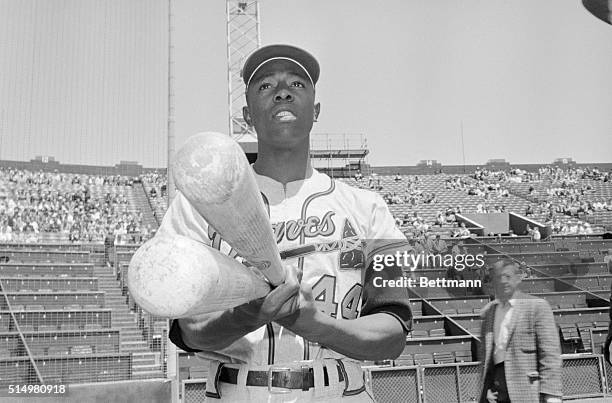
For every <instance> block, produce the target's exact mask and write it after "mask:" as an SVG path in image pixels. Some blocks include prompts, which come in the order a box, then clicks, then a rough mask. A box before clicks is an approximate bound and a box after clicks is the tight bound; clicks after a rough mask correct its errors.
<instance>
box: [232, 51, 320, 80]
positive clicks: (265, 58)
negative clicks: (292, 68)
mask: <svg viewBox="0 0 612 403" xmlns="http://www.w3.org/2000/svg"><path fill="white" fill-rule="evenodd" d="M274 60H289V61H291V62H293V63H295V64H296V65H298V66H299V67H300V68H301V69H302V70H304V72H305V73H306V75H307V76H308V78H309V79H310V82H311V83H312V86H313V87H314V85H315V84H316V83H317V81H318V80H319V72H320V69H319V62H317V59H315V57H314V56H313V55H311V54H310V53H308V52H307V51H305V50H304V49H300V48H298V47H296V46H292V45H268V46H264V47H261V48H259V49H257V50H255V51H254V52H253V53H251V55H250V56H249V57H248V58H247V59H246V61H245V62H244V66H243V67H242V73H241V75H242V80H243V81H244V84H245V85H246V87H247V88H249V83H250V82H251V79H252V78H253V77H254V76H255V73H256V72H257V70H259V69H260V68H261V67H262V66H263V65H264V64H266V63H268V62H271V61H274Z"/></svg>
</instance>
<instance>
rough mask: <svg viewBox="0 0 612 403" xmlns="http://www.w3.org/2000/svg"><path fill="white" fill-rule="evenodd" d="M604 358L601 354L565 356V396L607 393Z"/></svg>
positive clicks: (563, 374)
mask: <svg viewBox="0 0 612 403" xmlns="http://www.w3.org/2000/svg"><path fill="white" fill-rule="evenodd" d="M602 359H603V357H602V356H601V355H588V356H585V355H579V356H576V357H563V368H562V371H561V382H562V383H563V396H564V397H573V398H578V397H588V396H602V395H603V394H605V393H606V390H605V387H604V382H605V376H604V372H603V362H602Z"/></svg>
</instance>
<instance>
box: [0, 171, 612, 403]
mask: <svg viewBox="0 0 612 403" xmlns="http://www.w3.org/2000/svg"><path fill="white" fill-rule="evenodd" d="M60 166H61V165H60ZM476 172H478V171H476V170H475V171H474V173H470V174H466V175H460V176H459V178H460V179H461V183H462V184H463V185H462V186H459V187H458V186H455V187H454V188H453V187H452V186H449V185H447V184H449V183H452V182H453V181H455V182H453V183H456V182H457V178H458V176H457V175H448V174H436V175H433V174H432V175H418V176H416V177H418V180H417V181H416V182H415V176H413V175H399V176H396V175H384V174H377V175H371V174H370V175H366V176H365V177H363V178H359V179H355V178H351V177H349V178H343V179H341V180H343V181H346V182H347V183H349V184H350V185H351V186H359V187H363V188H368V189H372V190H374V191H377V192H379V193H380V194H381V196H383V197H385V196H388V193H393V192H397V193H401V192H403V191H405V190H406V188H407V187H408V188H409V192H408V193H409V194H410V192H412V193H414V195H415V197H414V201H412V200H408V202H406V201H404V200H402V202H401V203H391V204H390V205H389V208H390V210H391V211H392V212H393V213H394V214H395V215H396V216H397V217H398V218H399V217H403V216H404V215H406V214H407V215H408V216H410V215H411V214H412V215H414V213H415V212H416V214H417V216H421V217H422V220H423V221H424V222H426V223H430V224H431V225H429V226H428V228H427V229H425V230H424V231H423V228H422V227H421V228H417V226H418V225H419V223H416V225H417V226H414V225H413V224H412V223H411V222H408V223H407V224H406V225H402V229H403V230H404V231H405V232H406V233H407V234H408V235H409V237H410V238H409V239H410V240H411V242H412V243H413V244H414V245H417V244H420V245H421V247H422V248H423V250H428V249H427V248H429V247H430V246H431V245H429V244H428V243H427V240H426V239H424V238H423V239H422V238H421V236H422V235H423V233H424V234H425V235H431V234H439V235H440V236H441V239H442V240H443V241H444V242H445V249H446V250H447V251H450V250H451V248H452V247H453V246H455V245H461V248H463V250H464V252H465V253H470V254H483V255H484V256H486V262H487V264H488V265H490V264H491V263H492V262H494V261H495V260H497V259H499V258H510V259H513V260H515V261H517V262H518V263H519V264H520V265H521V267H522V269H523V271H524V273H525V279H524V280H523V282H522V289H523V290H524V291H525V292H528V293H531V294H534V295H537V296H539V297H541V298H544V299H546V300H547V301H548V302H549V304H550V305H551V307H552V308H553V310H554V316H555V321H556V323H557V326H558V331H559V338H560V341H561V345H562V349H563V393H564V396H565V397H568V398H569V397H583V396H606V395H607V394H609V393H610V392H611V390H610V388H611V386H612V368H611V367H610V366H608V364H607V363H605V362H604V361H603V358H602V354H601V351H602V350H601V349H602V344H603V342H604V340H605V337H606V335H607V330H608V325H609V298H610V287H611V284H612V271H611V267H610V257H612V253H610V251H611V250H612V240H609V239H605V237H604V235H605V234H604V231H605V229H606V226H605V225H597V224H592V226H591V229H592V233H590V234H571V235H567V234H566V235H561V234H556V233H555V232H554V231H551V230H549V229H547V227H548V225H547V224H546V223H543V222H541V221H540V220H539V218H537V217H536V215H534V216H525V215H524V214H523V213H524V210H525V209H526V207H527V206H528V205H529V204H533V203H535V202H534V201H533V200H534V199H533V197H537V196H538V194H535V192H537V191H538V190H536V191H532V192H531V195H529V194H528V193H529V192H527V193H524V192H522V190H521V189H516V188H513V187H512V186H514V185H515V184H518V185H519V186H522V185H521V183H522V182H521V183H519V182H513V181H507V180H506V181H498V182H501V186H502V188H504V189H509V190H511V191H510V192H509V193H508V195H507V196H501V195H499V192H498V191H497V190H495V191H491V194H490V195H489V196H486V197H485V196H484V195H481V194H476V195H474V194H470V192H469V189H470V187H472V186H476V187H477V186H479V184H480V183H481V182H482V179H477V178H476V177H475V176H477V175H476ZM39 174H40V172H35V173H34V172H30V174H29V176H27V177H29V178H30V179H29V180H27V179H26V180H23V181H17V182H14V181H10V182H9V181H8V180H7V179H6V176H3V178H4V179H3V182H2V183H0V189H10V190H11V191H10V192H8V191H7V192H4V193H2V194H0V204H2V205H5V204H6V202H7V199H8V197H16V198H17V199H16V200H14V201H15V202H16V204H19V202H21V201H23V200H25V198H22V197H21V196H20V194H23V192H22V193H20V192H16V190H17V189H24V190H27V191H30V190H32V189H38V188H40V187H41V186H43V187H45V188H46V189H47V190H53V189H56V190H57V191H58V194H59V192H60V191H61V192H63V194H69V193H70V192H71V191H73V190H74V189H73V188H74V187H79V186H80V188H81V189H82V187H87V188H90V190H89V191H88V194H90V197H91V200H94V204H95V200H102V199H105V198H106V194H121V193H122V194H124V195H125V199H126V200H127V203H118V206H120V207H121V214H120V216H121V217H123V213H124V212H125V213H126V214H128V210H129V213H130V214H132V215H133V216H138V215H139V214H138V213H141V214H140V216H142V217H143V220H147V222H148V223H149V224H150V225H151V226H153V227H154V228H157V226H158V223H159V221H160V220H161V218H162V217H163V214H164V212H165V210H166V209H167V206H168V201H167V192H166V187H167V182H166V180H167V179H166V176H165V174H164V173H163V172H155V171H146V172H143V173H141V174H140V175H138V176H134V177H126V178H123V179H117V177H116V176H115V175H109V176H108V177H105V178H106V180H104V179H100V177H101V176H102V177H104V175H100V174H95V173H94V174H91V175H82V174H78V175H77V174H74V176H70V175H73V174H71V173H69V172H58V173H55V172H51V173H49V175H60V177H61V175H62V174H65V175H66V177H67V178H71V179H70V182H72V181H73V180H76V179H75V178H77V177H78V181H79V182H80V184H76V183H75V184H73V183H69V184H67V183H64V181H62V180H59V181H53V180H49V182H48V183H47V182H45V181H43V180H42V179H41V180H38V182H44V183H36V182H37V179H35V178H37V177H38V178H39V179H40V178H46V177H45V176H44V175H42V176H40V175H39ZM37 175H39V176H37ZM13 177H14V176H13ZM532 179H533V178H532ZM45 180H46V179H45ZM96 180H98V182H100V181H102V185H100V184H96ZM576 180H577V181H578V183H580V181H590V182H588V183H590V185H591V190H594V192H590V193H587V194H586V196H585V197H587V198H590V197H591V195H593V196H592V197H597V198H601V197H603V198H604V199H605V198H606V197H607V196H606V195H608V194H609V193H607V192H609V190H610V182H609V181H606V182H604V181H601V180H595V179H576ZM532 182H533V183H536V182H535V181H532ZM538 183H539V185H538V186H540V187H542V192H544V193H542V194H546V189H545V187H546V183H550V184H549V186H553V185H552V182H546V181H541V182H538ZM586 183H587V182H584V184H585V186H586ZM409 184H410V185H409ZM538 186H534V187H535V188H537V189H540V188H539V187H538ZM96 189H97V190H96ZM432 193H435V199H436V201H435V202H434V201H433V200H430V201H427V199H428V198H430V197H429V196H431V194H432ZM417 194H420V195H421V196H418V197H417V196H416V195H417ZM423 194H425V195H429V196H428V197H423V196H422V195H423ZM387 199H388V198H387ZM554 201H555V200H553V202H554ZM64 203H68V202H66V201H65V202H64ZM502 203H503V204H504V205H505V207H506V212H505V213H486V212H485V213H482V212H481V213H478V210H479V205H481V206H480V209H481V210H482V207H483V206H484V207H487V206H495V205H499V204H502ZM68 204H69V203H68ZM75 204H78V203H76V202H75ZM450 206H452V207H453V208H457V207H459V208H460V209H461V213H458V212H457V213H456V214H454V216H455V221H454V222H445V223H444V224H443V225H438V226H436V225H433V224H434V223H435V219H436V215H437V211H438V210H444V209H445V208H447V207H450ZM124 210H125V211H124ZM485 210H486V209H485ZM600 212H601V213H602V215H604V216H606V217H607V215H608V214H611V215H612V212H610V211H608V210H600ZM87 213H88V214H89V213H91V211H88V212H87ZM2 214H4V215H6V209H4V210H3V213H2ZM561 215H564V214H561ZM87 217H88V215H87V214H85V215H84V216H83V217H81V218H82V220H83V221H85V222H87V221H88V220H89V219H88V218H87ZM109 217H110V219H111V220H112V214H111V215H110V216H109ZM109 217H107V219H109ZM567 218H568V219H571V220H578V221H580V222H581V223H586V222H587V220H588V219H589V218H590V217H587V216H586V215H576V216H567ZM408 221H409V220H408ZM462 222H463V223H464V224H466V225H465V226H466V228H467V230H468V231H469V233H470V236H461V237H452V234H453V233H454V232H455V230H457V229H458V228H460V224H461V223H462ZM42 224H44V223H41V226H40V227H41V228H42ZM399 224H402V223H399ZM528 224H529V225H531V226H532V227H536V226H537V227H539V228H540V229H541V231H542V240H540V241H534V240H533V239H532V236H530V235H526V234H525V231H526V226H527V225H528ZM492 228H495V230H493V232H494V233H495V235H494V236H487V235H488V233H489V232H491V229H492ZM510 230H512V231H513V232H514V234H513V235H514V236H511V235H510ZM17 232H18V231H16V233H17ZM517 234H518V236H517ZM105 235H108V234H105ZM112 235H113V236H114V238H115V241H114V242H112V243H111V244H108V243H107V244H105V243H104V242H102V240H98V241H97V242H89V241H87V242H81V241H78V240H73V241H70V240H69V238H68V234H66V233H64V232H62V231H58V232H48V233H44V232H40V231H39V233H38V234H37V238H36V239H34V238H27V237H26V238H23V237H21V238H18V239H13V240H12V241H3V242H0V286H1V291H2V298H1V300H0V389H2V388H6V387H7V385H9V384H15V383H32V384H36V383H67V384H71V385H82V384H91V383H95V384H102V383H104V382H107V381H112V382H119V383H120V382H121V381H125V380H147V379H157V380H164V379H166V378H167V377H168V362H169V361H168V357H167V350H168V344H167V343H168V341H167V340H168V339H167V330H168V322H167V321H165V320H161V319H160V318H156V317H153V316H151V315H149V314H147V313H146V312H143V311H142V310H141V309H140V308H139V307H138V306H137V305H136V304H135V302H134V300H133V299H132V298H131V296H130V295H129V293H128V291H127V287H126V275H127V270H128V265H129V261H130V259H131V257H132V255H133V254H134V252H135V251H136V249H137V248H138V246H139V243H138V242H135V241H136V240H137V239H136V238H130V237H128V238H127V239H123V240H122V239H120V237H117V235H118V234H115V233H114V231H113V232H112ZM106 238H107V237H106ZM138 240H139V241H141V242H142V240H143V238H140V239H138ZM126 241H127V242H126ZM438 246H439V245H438ZM416 273H417V274H418V275H419V276H424V277H427V278H430V279H437V278H447V277H448V274H449V272H448V270H447V269H446V268H442V267H436V266H435V265H434V266H432V267H425V268H419V269H418V271H417V272H416ZM411 275H414V272H412V273H411V272H407V273H406V276H411ZM463 276H464V279H467V280H469V279H479V280H481V282H482V286H481V287H472V288H453V287H445V288H427V287H412V288H410V289H409V292H410V298H411V301H410V302H411V306H412V308H413V314H414V327H413V331H412V332H411V333H410V334H409V335H408V337H407V338H406V347H405V349H404V352H403V353H402V354H401V356H400V357H399V358H398V359H396V360H393V361H385V362H365V363H364V368H365V369H366V374H367V379H368V382H369V387H370V388H371V390H372V393H373V394H374V396H375V398H376V399H377V401H381V402H387V401H388V402H396V401H406V402H411V401H414V402H425V401H473V400H474V399H476V398H477V396H476V393H477V391H478V382H479V373H480V362H479V361H478V357H477V355H476V351H477V347H478V343H480V323H481V317H480V315H479V312H480V309H481V308H482V307H483V306H484V305H486V304H487V303H489V302H490V301H491V298H492V297H491V294H492V293H491V290H490V287H489V285H488V283H487V282H486V281H484V280H486V279H485V278H484V277H483V276H484V273H483V271H477V270H467V269H466V270H464V271H463ZM177 372H178V376H179V382H180V384H181V385H182V386H181V388H180V396H181V399H182V400H183V401H185V402H188V401H197V400H198V399H201V398H202V396H203V392H204V389H205V383H206V379H207V376H208V374H207V362H206V361H205V360H202V359H200V358H198V357H197V356H195V355H194V354H190V353H186V352H183V351H180V352H179V357H178V371H177Z"/></svg>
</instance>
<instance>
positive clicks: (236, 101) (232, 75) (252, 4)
mask: <svg viewBox="0 0 612 403" xmlns="http://www.w3.org/2000/svg"><path fill="white" fill-rule="evenodd" d="M259 46H260V38H259V5H258V4H257V1H235V0H227V67H228V68H227V74H228V102H229V105H228V106H229V132H230V136H232V138H233V139H235V140H240V139H241V138H242V137H243V136H244V135H245V134H251V135H252V136H253V137H255V136H256V135H255V131H253V130H250V129H249V126H248V125H247V124H246V123H245V121H244V119H243V117H242V107H243V106H244V105H245V101H244V83H243V82H242V78H241V77H240V68H241V67H242V64H243V62H244V60H245V59H246V57H247V56H248V55H249V54H251V52H253V51H254V50H255V49H257V48H259Z"/></svg>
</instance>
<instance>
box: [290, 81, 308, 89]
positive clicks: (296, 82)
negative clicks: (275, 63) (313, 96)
mask: <svg viewBox="0 0 612 403" xmlns="http://www.w3.org/2000/svg"><path fill="white" fill-rule="evenodd" d="M291 86H292V87H298V88H306V87H305V86H304V83H302V82H301V81H294V82H292V83H291Z"/></svg>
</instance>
